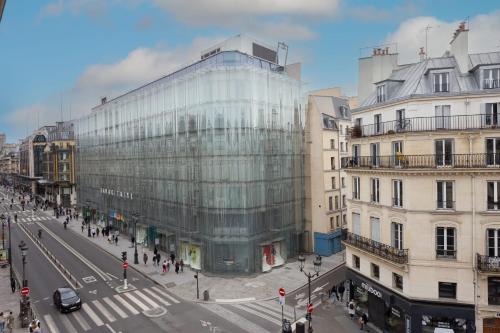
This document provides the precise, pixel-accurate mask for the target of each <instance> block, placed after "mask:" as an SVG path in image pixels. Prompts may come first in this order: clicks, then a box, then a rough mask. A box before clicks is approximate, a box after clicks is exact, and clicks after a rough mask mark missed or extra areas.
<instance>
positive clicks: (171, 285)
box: [165, 282, 175, 288]
mask: <svg viewBox="0 0 500 333" xmlns="http://www.w3.org/2000/svg"><path fill="white" fill-rule="evenodd" d="M165 287H167V288H173V287H175V282H169V283H166V284H165Z"/></svg>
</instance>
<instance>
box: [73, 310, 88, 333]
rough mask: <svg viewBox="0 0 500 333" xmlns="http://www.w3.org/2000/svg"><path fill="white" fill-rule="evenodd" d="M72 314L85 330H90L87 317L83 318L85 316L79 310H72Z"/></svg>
mask: <svg viewBox="0 0 500 333" xmlns="http://www.w3.org/2000/svg"><path fill="white" fill-rule="evenodd" d="M71 316H73V318H75V320H76V321H77V323H78V324H79V325H80V326H81V328H82V329H83V330H84V331H88V330H90V325H89V324H88V323H87V321H86V320H85V319H83V316H82V315H81V314H79V313H78V312H77V311H74V312H71Z"/></svg>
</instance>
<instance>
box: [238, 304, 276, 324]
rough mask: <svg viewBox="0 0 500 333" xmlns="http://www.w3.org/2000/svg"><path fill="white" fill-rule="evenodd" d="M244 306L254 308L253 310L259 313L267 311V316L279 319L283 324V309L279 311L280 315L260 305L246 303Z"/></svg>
mask: <svg viewBox="0 0 500 333" xmlns="http://www.w3.org/2000/svg"><path fill="white" fill-rule="evenodd" d="M243 305H244V306H245V307H249V308H252V309H254V310H257V311H265V313H266V314H268V315H270V316H273V317H275V318H278V319H279V320H280V322H281V309H280V310H279V313H277V312H275V311H276V310H270V309H266V308H262V307H260V306H259V305H257V304H254V303H245V304H243Z"/></svg>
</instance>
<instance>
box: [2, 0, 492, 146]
mask: <svg viewBox="0 0 500 333" xmlns="http://www.w3.org/2000/svg"><path fill="white" fill-rule="evenodd" d="M463 20H467V21H468V26H469V29H470V33H469V51H470V52H471V53H479V52H490V51H500V3H498V2H497V1H460V0H455V1H451V0H449V1H445V0H434V1H430V0H429V1H428V0H415V1H392V0H384V1H361V0H350V1H347V0H7V4H6V7H5V11H4V15H3V18H2V21H1V22H0V132H4V133H6V134H7V141H8V142H13V143H15V142H18V140H19V139H22V138H23V137H25V136H27V135H28V134H30V133H32V131H33V130H35V129H36V128H38V127H40V126H43V125H48V124H51V123H54V122H55V121H60V120H65V121H66V120H69V119H77V118H79V117H81V116H82V115H84V114H86V113H89V112H90V110H91V108H92V107H93V106H95V105H97V104H98V103H99V101H100V98H101V97H104V96H107V97H108V98H112V97H116V96H118V95H120V94H122V93H124V92H126V91H128V90H130V89H132V88H135V87H138V86H140V85H142V84H144V83H147V82H150V81H153V80H155V79H157V78H159V77H162V76H164V75H166V74H168V73H169V72H171V71H172V70H173V69H176V68H179V67H181V66H183V65H186V64H188V63H190V62H192V61H194V60H196V59H197V58H199V56H200V52H201V51H202V50H203V49H205V48H207V47H210V46H211V45H212V44H215V43H217V42H219V41H222V40H224V39H226V38H229V37H231V36H234V35H236V34H239V33H245V34H248V35H250V36H252V37H255V38H256V39H259V40H262V41H264V42H267V43H268V44H271V45H277V43H278V41H282V42H285V43H286V44H287V45H288V46H289V53H288V62H289V63H291V62H301V63H302V79H303V82H304V89H305V90H306V91H308V90H314V89H320V88H326V87H333V86H339V87H341V88H342V89H343V91H344V92H345V93H346V94H347V95H351V96H355V95H356V87H357V76H358V67H357V61H358V58H359V57H361V56H366V55H369V54H370V52H371V49H372V47H374V46H380V45H388V46H389V47H390V48H391V51H394V52H398V53H399V63H400V64H404V63H410V62H416V61H418V49H419V48H420V47H423V46H425V39H426V38H425V35H426V34H425V31H426V27H427V26H429V27H430V28H429V29H427V32H428V33H427V45H428V49H427V51H428V53H429V55H430V56H441V55H442V54H443V53H444V52H445V51H446V50H447V49H448V48H449V41H450V40H451V36H452V33H453V31H454V30H455V29H456V28H457V27H458V23H459V22H460V21H463Z"/></svg>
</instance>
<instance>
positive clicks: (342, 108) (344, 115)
mask: <svg viewBox="0 0 500 333" xmlns="http://www.w3.org/2000/svg"><path fill="white" fill-rule="evenodd" d="M339 110H340V116H341V117H342V118H347V106H345V105H341V106H340V107H339Z"/></svg>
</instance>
